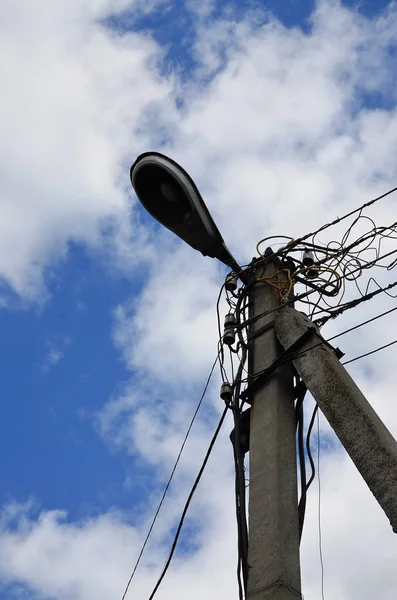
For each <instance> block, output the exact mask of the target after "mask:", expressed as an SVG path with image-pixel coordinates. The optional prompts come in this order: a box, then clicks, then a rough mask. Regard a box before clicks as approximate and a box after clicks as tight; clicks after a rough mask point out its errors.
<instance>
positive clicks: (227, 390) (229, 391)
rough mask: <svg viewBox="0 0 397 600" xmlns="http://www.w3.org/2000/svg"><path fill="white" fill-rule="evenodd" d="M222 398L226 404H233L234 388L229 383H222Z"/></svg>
mask: <svg viewBox="0 0 397 600" xmlns="http://www.w3.org/2000/svg"><path fill="white" fill-rule="evenodd" d="M220 397H221V398H222V400H224V401H225V402H231V400H232V398H233V388H232V386H231V385H230V383H229V382H228V381H224V382H223V383H222V385H221V393H220Z"/></svg>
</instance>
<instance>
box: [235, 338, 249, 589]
mask: <svg viewBox="0 0 397 600" xmlns="http://www.w3.org/2000/svg"><path fill="white" fill-rule="evenodd" d="M246 353H247V351H246V349H245V348H243V354H242V358H241V361H240V365H239V369H238V372H237V376H236V381H235V387H234V401H233V406H232V412H233V419H234V436H233V455H234V464H235V498H236V518H237V534H238V550H239V561H240V563H241V567H242V572H243V582H244V591H245V592H246V591H247V582H248V526H247V516H246V501H245V470H244V455H243V452H242V449H241V411H240V407H239V397H240V389H241V375H242V372H243V368H244V364H245V359H246Z"/></svg>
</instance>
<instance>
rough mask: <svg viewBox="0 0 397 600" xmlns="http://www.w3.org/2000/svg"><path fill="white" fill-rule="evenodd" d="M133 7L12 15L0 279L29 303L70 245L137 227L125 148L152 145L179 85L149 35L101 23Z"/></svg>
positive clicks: (5, 15)
mask: <svg viewBox="0 0 397 600" xmlns="http://www.w3.org/2000/svg"><path fill="white" fill-rule="evenodd" d="M127 5H129V3H127V2H125V1H121V2H105V1H104V2H88V1H87V2H85V3H81V2H71V3H69V2H68V3H66V4H65V5H60V4H54V3H48V2H45V1H44V0H43V1H41V2H39V3H28V4H26V3H18V2H16V3H13V4H10V5H7V6H6V5H4V6H3V8H2V15H1V22H2V25H1V27H0V50H1V53H2V55H3V56H4V57H6V59H5V61H3V63H2V65H3V66H2V82H3V94H2V113H1V117H0V118H1V129H2V140H3V142H2V144H1V145H0V165H1V173H2V175H1V187H0V198H1V204H0V211H1V219H0V221H1V225H0V227H1V235H0V238H1V242H0V243H1V247H0V254H1V259H0V274H1V275H2V277H3V278H4V279H5V281H6V282H7V283H8V284H9V285H11V286H12V288H13V289H14V290H15V291H16V292H18V293H19V294H21V295H22V296H24V297H27V298H30V297H34V296H35V295H36V296H37V294H39V293H40V292H41V291H42V287H43V269H44V268H45V267H46V266H47V265H49V264H52V263H54V261H55V260H56V259H59V257H61V256H64V255H65V253H66V252H67V244H68V242H69V241H71V240H74V241H82V242H87V243H89V244H98V243H100V236H101V229H102V227H103V226H104V225H106V223H107V222H108V221H109V220H111V221H113V222H114V221H116V222H118V221H124V222H128V213H129V210H130V204H131V203H130V202H129V201H128V198H127V197H126V195H125V193H124V190H125V188H126V185H127V181H128V179H127V176H126V175H125V173H124V170H125V160H126V156H127V152H128V153H130V152H133V153H134V152H136V151H137V150H139V149H141V147H142V146H141V145H140V144H142V145H143V146H145V145H146V144H148V143H149V138H150V133H147V132H145V131H144V127H145V123H146V122H147V119H148V118H150V115H151V113H152V112H153V111H154V110H158V111H159V112H160V113H161V112H162V111H163V109H164V110H166V106H167V102H168V96H169V93H170V90H171V87H170V83H169V82H168V81H167V80H166V78H164V77H163V78H160V76H159V74H158V69H157V62H158V60H159V59H160V57H161V51H160V50H159V48H158V47H157V46H156V44H155V43H153V41H151V40H150V39H149V37H147V36H144V35H140V34H136V33H131V34H128V35H125V36H122V37H121V36H118V35H117V34H116V33H112V32H111V31H110V30H108V29H106V28H105V27H104V26H102V25H101V24H100V22H99V21H97V20H96V19H98V18H104V17H106V16H107V15H108V14H111V11H112V10H116V9H117V10H121V9H122V8H124V7H126V6H127ZM136 10H138V9H136ZM160 103H161V104H162V105H163V108H160ZM156 106H157V109H155V107H156ZM134 149H135V150H134ZM124 227H125V223H124Z"/></svg>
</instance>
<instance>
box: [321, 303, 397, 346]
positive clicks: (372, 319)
mask: <svg viewBox="0 0 397 600" xmlns="http://www.w3.org/2000/svg"><path fill="white" fill-rule="evenodd" d="M395 310H397V306H395V307H394V308H391V309H390V310H386V311H385V312H383V313H381V314H379V315H376V316H375V317H372V318H371V319H367V320H366V321H363V322H362V323H359V324H358V325H354V327H350V328H349V329H346V330H345V331H342V332H341V333H337V334H336V335H333V336H332V337H330V338H328V340H327V341H328V342H331V341H332V340H335V339H336V338H338V337H340V336H341V335H345V334H346V333H350V332H351V331H355V330H356V329H359V328H360V327H363V326H364V325H368V323H372V321H376V320H377V319H380V318H381V317H384V316H386V315H389V314H390V313H392V312H394V311H395Z"/></svg>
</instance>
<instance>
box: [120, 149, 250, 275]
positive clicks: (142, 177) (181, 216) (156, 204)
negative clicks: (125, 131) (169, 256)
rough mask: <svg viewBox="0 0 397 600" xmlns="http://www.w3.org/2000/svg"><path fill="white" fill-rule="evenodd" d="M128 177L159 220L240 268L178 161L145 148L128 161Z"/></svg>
mask: <svg viewBox="0 0 397 600" xmlns="http://www.w3.org/2000/svg"><path fill="white" fill-rule="evenodd" d="M130 177H131V184H132V187H133V188H134V190H135V192H136V195H137V196H138V198H139V200H140V201H141V203H142V205H143V206H144V207H145V208H146V210H147V211H148V212H149V213H150V214H151V215H152V217H154V218H155V219H156V220H157V221H158V222H159V223H161V224H162V225H164V227H167V229H170V230H171V231H173V232H174V233H175V234H176V235H177V236H178V237H180V238H181V239H182V240H184V241H185V242H186V243H187V244H189V246H192V248H195V250H199V251H200V252H201V253H202V254H203V255H204V256H211V257H213V258H218V259H219V260H220V261H222V262H223V263H224V264H226V265H228V266H229V267H231V268H232V269H233V270H236V271H238V270H240V268H239V266H238V264H237V263H236V261H235V259H234V258H233V256H232V255H231V254H230V252H229V250H228V249H227V248H226V246H225V243H224V241H223V238H222V236H221V234H220V232H219V230H218V228H217V226H216V225H215V223H214V220H213V219H212V217H211V215H210V213H209V211H208V209H207V207H206V205H205V202H204V200H203V199H202V197H201V195H200V192H199V191H198V189H197V187H196V185H195V183H194V181H193V180H192V178H191V177H190V176H189V175H188V173H187V172H186V171H185V170H184V169H182V167H181V166H179V165H178V163H176V162H175V161H173V160H172V159H170V158H168V157H167V156H165V155H164V154H160V153H159V152H145V153H144V154H141V155H140V156H138V158H137V159H136V161H135V162H134V164H133V165H132V167H131V171H130Z"/></svg>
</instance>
